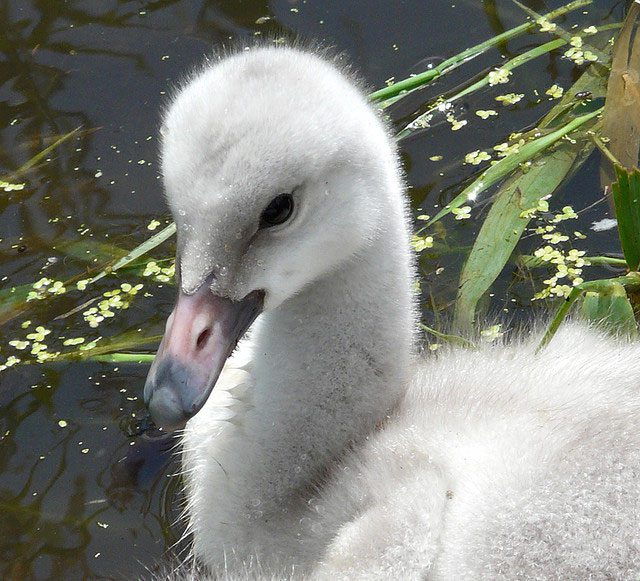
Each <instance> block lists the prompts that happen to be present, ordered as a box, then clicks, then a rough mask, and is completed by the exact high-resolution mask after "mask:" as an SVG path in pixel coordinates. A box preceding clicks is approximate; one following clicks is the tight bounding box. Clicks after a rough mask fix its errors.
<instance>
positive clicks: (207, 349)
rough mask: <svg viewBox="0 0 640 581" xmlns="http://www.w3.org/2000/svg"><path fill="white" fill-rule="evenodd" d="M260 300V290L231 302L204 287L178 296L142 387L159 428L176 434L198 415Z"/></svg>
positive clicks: (254, 316)
mask: <svg viewBox="0 0 640 581" xmlns="http://www.w3.org/2000/svg"><path fill="white" fill-rule="evenodd" d="M263 299H264V293H263V292H262V291H254V292H252V293H249V294H248V295H247V296H246V297H245V298H244V299H242V300H240V301H232V300H230V299H227V298H224V297H220V296H216V295H214V294H213V293H212V292H211V290H210V289H209V287H208V285H207V284H203V285H202V286H201V287H200V288H199V289H198V290H197V291H196V292H195V293H193V294H186V293H184V292H182V291H180V294H179V295H178V300H177V302H176V306H175V308H174V309H173V312H172V313H171V315H170V316H169V319H168V320H167V327H166V330H165V334H164V337H163V338H162V342H161V343H160V347H159V348H158V353H157V354H156V358H155V360H154V361H153V363H152V365H151V368H150V369H149V375H148V376H147V381H146V383H145V386H144V400H145V403H146V405H147V407H148V408H149V411H150V412H151V417H152V418H153V421H154V422H155V423H156V424H157V425H158V426H160V427H161V428H163V429H165V430H177V429H179V428H183V427H184V425H185V424H186V422H187V420H188V419H189V418H191V417H193V416H194V415H195V414H196V413H198V411H199V410H200V409H201V408H202V406H203V405H204V404H205V402H206V401H207V398H208V397H209V394H210V393H211V391H212V390H213V387H214V385H215V384H216V381H217V380H218V377H219V375H220V372H221V371H222V368H223V367H224V364H225V361H226V360H227V358H228V357H229V355H231V353H232V351H233V350H234V348H235V346H236V344H237V343H238V341H239V340H240V338H241V337H242V335H244V333H245V331H246V330H247V329H248V328H249V326H250V325H251V323H253V321H254V320H255V319H256V317H257V316H258V315H259V314H260V311H261V310H262V303H263Z"/></svg>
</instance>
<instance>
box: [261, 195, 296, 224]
mask: <svg viewBox="0 0 640 581" xmlns="http://www.w3.org/2000/svg"><path fill="white" fill-rule="evenodd" d="M292 213H293V196H292V195H291V194H278V195H277V196H276V197H275V198H273V200H271V202H269V205H268V206H267V207H266V208H265V209H264V211H263V212H262V216H260V228H270V227H271V226H277V225H278V224H283V223H284V222H286V221H287V220H288V219H289V218H290V217H291V214H292Z"/></svg>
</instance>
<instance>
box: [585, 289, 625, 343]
mask: <svg viewBox="0 0 640 581" xmlns="http://www.w3.org/2000/svg"><path fill="white" fill-rule="evenodd" d="M581 314H582V317H583V318H584V319H585V320H587V321H589V322H591V323H594V324H596V325H598V326H600V327H602V328H604V329H606V330H607V331H609V332H611V333H613V334H615V335H624V336H627V337H630V338H636V337H637V336H638V325H637V324H636V320H635V317H634V314H633V307H632V306H631V303H630V302H629V299H628V298H627V293H626V291H625V290H624V286H622V285H621V284H620V283H618V282H612V283H611V284H609V285H607V286H606V287H605V288H604V289H603V290H601V291H600V292H587V293H585V295H584V298H583V300H582V309H581Z"/></svg>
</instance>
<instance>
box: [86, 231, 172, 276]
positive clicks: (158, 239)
mask: <svg viewBox="0 0 640 581" xmlns="http://www.w3.org/2000/svg"><path fill="white" fill-rule="evenodd" d="M175 233H176V225H175V224H169V226H167V227H166V228H163V229H162V230H161V231H160V232H158V233H157V234H154V235H153V236H152V237H151V238H149V239H147V240H145V241H144V242H143V243H142V244H140V245H139V246H136V247H135V248H134V249H133V250H132V251H131V252H129V254H127V255H126V256H124V257H122V258H120V259H119V260H116V262H114V263H113V264H112V265H110V266H108V267H106V268H105V269H103V270H102V272H100V273H98V274H97V275H96V276H94V277H93V278H92V279H91V280H90V281H89V284H92V283H94V282H96V281H98V280H100V279H101V278H104V277H105V276H107V275H108V274H111V273H112V272H115V271H116V270H119V269H121V268H123V267H124V266H127V265H128V264H130V263H131V262H133V261H134V260H136V259H137V258H140V257H141V256H143V255H144V254H147V253H148V252H150V251H151V250H153V249H154V248H155V247H156V246H159V245H160V244H162V243H163V242H164V241H165V240H168V239H169V238H171V236H173V235H174V234H175Z"/></svg>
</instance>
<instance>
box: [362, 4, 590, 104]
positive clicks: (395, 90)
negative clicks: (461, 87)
mask: <svg viewBox="0 0 640 581" xmlns="http://www.w3.org/2000/svg"><path fill="white" fill-rule="evenodd" d="M591 1H592V0H576V1H574V2H569V4H567V5H565V6H561V7H560V8H558V9H556V10H553V11H552V12H549V13H547V14H545V15H544V16H543V18H545V19H546V20H549V21H552V20H555V19H556V18H559V17H560V16H563V15H564V14H567V13H569V12H571V11H573V10H577V9H578V8H582V7H584V6H587V5H588V4H591ZM537 26H538V23H537V22H535V21H529V22H525V23H524V24H521V25H520V26H516V27H515V28H512V29H510V30H506V31H505V32H503V33H501V34H498V35H497V36H494V37H493V38H490V39H488V40H485V41H484V42H481V43H480V44H476V45H475V46H472V47H470V48H467V49H465V50H463V51H462V52H460V53H458V54H457V55H455V56H452V57H450V58H448V59H447V60H445V61H443V62H442V63H440V64H439V65H438V66H436V67H434V68H433V69H429V70H428V71H424V72H423V73H420V74H418V75H413V76H412V77H408V78H406V79H403V80H401V81H398V82H397V83H394V84H393V85H391V86H389V87H383V88H382V89H378V90H377V91H374V92H373V93H371V94H370V95H369V99H370V100H371V101H373V102H376V103H377V102H381V101H384V103H383V104H382V106H383V107H386V106H387V105H390V104H391V103H393V102H395V101H397V100H398V99H399V98H402V97H405V96H406V95H408V94H409V93H410V92H411V91H413V90H415V89H417V88H420V87H423V86H425V85H427V84H428V83H430V82H431V81H433V80H434V79H436V78H438V77H441V76H442V75H444V74H446V73H449V72H451V71H452V70H454V69H456V68H457V67H459V66H460V65H463V64H464V63H466V62H468V61H470V60H471V59H474V58H476V57H477V56H479V55H481V54H483V53H485V52H486V51H487V50H489V49H490V48H493V47H494V46H499V45H501V44H503V43H505V42H507V41H509V40H511V39H513V38H516V37H518V36H520V35H522V34H524V33H526V32H529V31H530V30H532V29H534V28H536V27H537Z"/></svg>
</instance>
